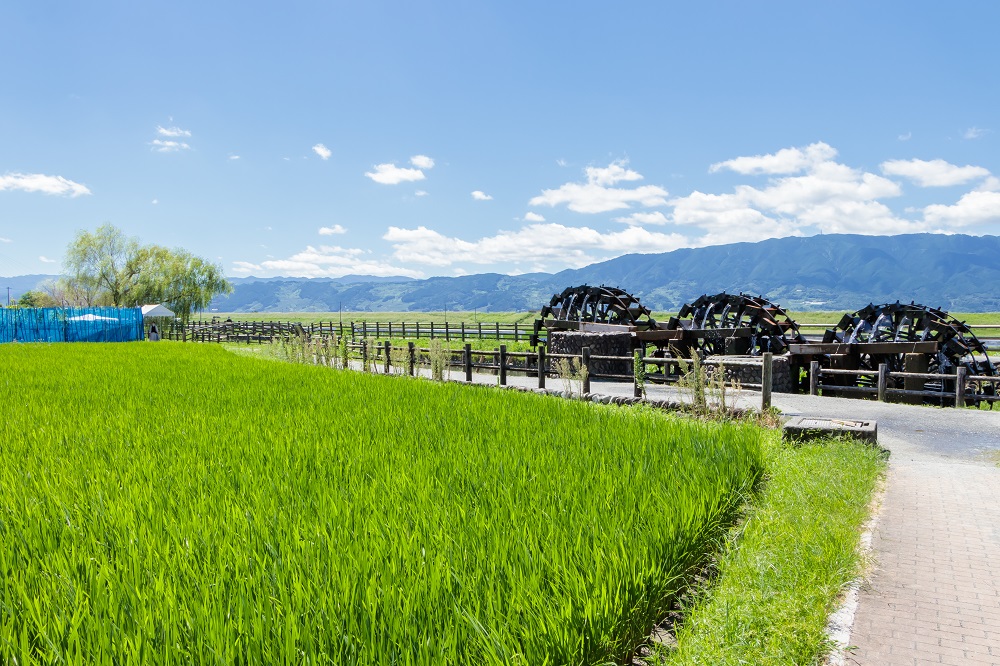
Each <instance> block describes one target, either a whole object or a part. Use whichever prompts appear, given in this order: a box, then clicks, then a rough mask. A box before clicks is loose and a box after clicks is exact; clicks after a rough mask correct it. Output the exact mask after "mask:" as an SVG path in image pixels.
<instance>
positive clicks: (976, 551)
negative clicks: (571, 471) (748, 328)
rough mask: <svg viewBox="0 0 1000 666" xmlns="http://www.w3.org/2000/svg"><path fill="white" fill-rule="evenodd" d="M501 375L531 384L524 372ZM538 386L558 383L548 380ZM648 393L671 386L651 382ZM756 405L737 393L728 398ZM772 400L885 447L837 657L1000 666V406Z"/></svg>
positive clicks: (622, 388)
mask: <svg viewBox="0 0 1000 666" xmlns="http://www.w3.org/2000/svg"><path fill="white" fill-rule="evenodd" d="M452 377H453V378H455V377H456V376H455V375H454V374H453V375H452ZM508 380H509V383H510V384H514V385H519V386H531V387H533V386H536V385H537V380H536V379H535V378H532V377H509V378H508ZM474 381H475V382H476V383H483V384H496V382H497V379H496V377H495V376H492V375H476V376H475V378H474ZM548 386H549V388H557V389H558V388H561V384H560V382H559V381H558V380H549V383H548ZM591 390H592V391H593V392H594V393H600V394H604V395H625V396H628V395H632V386H631V384H620V383H612V382H597V381H595V382H593V386H592V389H591ZM649 397H650V398H654V399H664V398H671V399H674V400H677V399H679V393H678V392H677V390H676V389H673V388H668V387H660V386H656V387H650V389H649ZM759 401H760V394H759V393H754V392H750V391H744V392H743V393H742V394H741V395H740V396H739V398H738V405H739V406H744V407H756V406H758V405H759V404H760V403H759ZM773 403H774V405H775V406H776V407H778V408H779V409H781V411H782V413H783V414H785V415H788V416H799V415H803V416H818V417H831V418H842V419H857V420H875V421H877V422H878V434H879V443H880V444H881V445H882V446H883V447H885V448H887V449H889V451H890V452H891V455H890V458H889V473H888V479H887V486H886V492H885V497H884V500H883V502H882V506H881V510H880V514H879V517H878V522H877V527H876V530H875V534H874V537H873V540H872V552H873V556H874V568H873V570H872V571H871V573H870V575H869V577H868V580H867V581H866V584H865V585H864V586H863V587H862V589H861V592H860V594H859V599H858V608H857V612H856V614H855V619H854V626H853V629H852V632H851V638H850V643H851V645H852V646H853V647H852V649H851V650H849V651H848V653H847V655H845V661H846V663H853V664H864V665H867V664H880V665H881V664H908V665H913V664H996V665H998V666H1000V468H998V467H997V465H996V464H995V462H994V460H995V459H991V458H990V457H989V456H990V454H996V452H997V451H1000V409H994V410H993V411H985V410H984V411H972V410H959V409H940V408H934V407H923V406H914V405H894V404H887V403H879V402H873V401H866V400H849V399H844V398H821V397H816V396H808V395H786V394H775V395H774V398H773Z"/></svg>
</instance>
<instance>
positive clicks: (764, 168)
mask: <svg viewBox="0 0 1000 666" xmlns="http://www.w3.org/2000/svg"><path fill="white" fill-rule="evenodd" d="M836 156H837V151H836V150H834V149H833V148H832V147H830V146H828V145H827V144H825V143H823V142H822V141H819V142H816V143H813V144H810V145H808V146H806V147H805V148H784V149H782V150H779V151H778V152H776V153H772V154H769V155H753V156H748V157H737V158H735V159H731V160H726V161H725V162H716V163H715V164H713V165H712V166H710V167H709V168H708V171H709V173H715V172H716V171H721V170H723V169H728V170H729V171H735V172H736V173H739V174H743V175H744V176H751V175H760V174H793V173H801V172H802V171H805V170H806V169H809V168H810V167H813V166H815V165H817V164H820V163H822V162H826V161H828V160H832V159H833V158H834V157H836Z"/></svg>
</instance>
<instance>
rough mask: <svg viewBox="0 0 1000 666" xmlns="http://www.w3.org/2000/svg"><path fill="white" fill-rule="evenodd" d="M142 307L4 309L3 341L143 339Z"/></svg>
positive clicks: (0, 330) (0, 329) (0, 327)
mask: <svg viewBox="0 0 1000 666" xmlns="http://www.w3.org/2000/svg"><path fill="white" fill-rule="evenodd" d="M143 338H144V331H143V327H142V309H141V308H4V309H0V342H133V341H135V340H142V339H143Z"/></svg>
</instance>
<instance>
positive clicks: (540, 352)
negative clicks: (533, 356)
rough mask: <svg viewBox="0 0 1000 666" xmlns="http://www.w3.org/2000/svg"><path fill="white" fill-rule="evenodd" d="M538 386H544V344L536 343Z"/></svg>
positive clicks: (541, 387)
mask: <svg viewBox="0 0 1000 666" xmlns="http://www.w3.org/2000/svg"><path fill="white" fill-rule="evenodd" d="M538 388H540V389H543V388H545V345H538Z"/></svg>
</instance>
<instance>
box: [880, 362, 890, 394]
mask: <svg viewBox="0 0 1000 666" xmlns="http://www.w3.org/2000/svg"><path fill="white" fill-rule="evenodd" d="M888 388H889V366H888V364H886V363H879V364H878V401H879V402H885V401H886V398H887V397H888V396H887V394H886V389H888Z"/></svg>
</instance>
